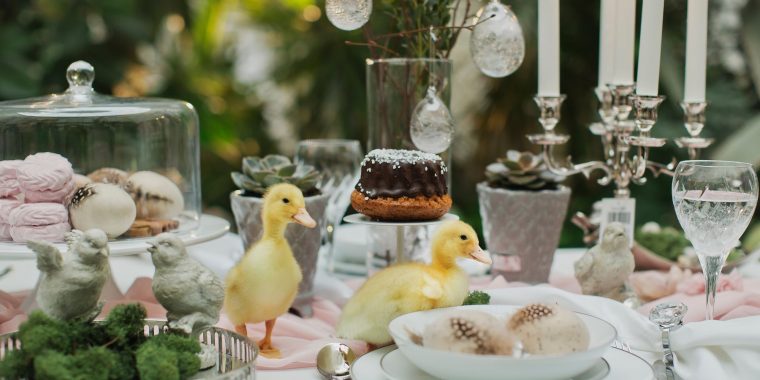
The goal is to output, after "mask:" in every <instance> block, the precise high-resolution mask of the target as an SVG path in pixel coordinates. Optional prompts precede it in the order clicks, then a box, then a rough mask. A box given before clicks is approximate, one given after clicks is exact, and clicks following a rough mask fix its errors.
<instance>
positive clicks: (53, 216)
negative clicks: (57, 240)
mask: <svg viewBox="0 0 760 380" xmlns="http://www.w3.org/2000/svg"><path fill="white" fill-rule="evenodd" d="M8 222H9V224H10V225H11V226H13V227H16V226H47V225H51V224H58V223H68V222H69V213H68V211H66V207H64V206H63V205H62V204H60V203H24V204H22V205H20V206H18V207H16V208H14V209H13V211H11V214H10V217H9V218H8Z"/></svg>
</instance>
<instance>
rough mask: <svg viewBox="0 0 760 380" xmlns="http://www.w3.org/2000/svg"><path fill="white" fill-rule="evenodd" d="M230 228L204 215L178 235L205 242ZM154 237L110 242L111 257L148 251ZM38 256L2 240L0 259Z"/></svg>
mask: <svg viewBox="0 0 760 380" xmlns="http://www.w3.org/2000/svg"><path fill="white" fill-rule="evenodd" d="M229 230H230V223H229V222H227V221H226V220H224V219H222V218H220V217H218V216H213V215H205V214H204V215H202V216H201V218H200V221H199V225H198V228H197V229H195V230H191V231H183V232H178V233H177V237H179V239H180V240H182V242H183V243H185V245H186V246H188V247H189V246H191V245H195V244H200V243H205V242H207V241H209V240H214V239H216V238H218V237H221V236H222V235H224V234H226V233H227V232H228V231H229ZM151 239H153V238H152V237H149V238H136V239H124V240H114V241H109V242H108V248H109V250H110V255H111V257H119V256H130V255H136V254H139V253H143V252H147V249H148V243H147V242H148V241H149V240H151ZM55 246H56V247H57V248H58V250H60V251H61V252H66V250H67V248H66V244H64V243H55ZM36 258H37V256H35V255H34V253H33V252H32V251H31V250H30V249H29V248H27V247H26V244H22V243H12V242H0V259H3V260H16V259H22V260H23V259H29V260H33V259H36Z"/></svg>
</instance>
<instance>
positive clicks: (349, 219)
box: [343, 214, 459, 227]
mask: <svg viewBox="0 0 760 380" xmlns="http://www.w3.org/2000/svg"><path fill="white" fill-rule="evenodd" d="M449 220H459V217H458V216H456V215H454V214H446V215H444V216H442V217H440V218H438V219H435V220H423V221H420V222H381V221H379V220H374V219H372V218H370V217H368V216H367V215H364V214H351V215H348V216H346V217H345V218H343V221H344V222H346V223H353V224H366V225H370V226H397V227H398V226H401V227H405V226H429V225H433V224H440V223H443V222H446V221H449Z"/></svg>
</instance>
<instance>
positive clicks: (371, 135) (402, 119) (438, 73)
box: [367, 58, 452, 274]
mask: <svg viewBox="0 0 760 380" xmlns="http://www.w3.org/2000/svg"><path fill="white" fill-rule="evenodd" d="M451 67H452V61H451V60H450V59H437V58H391V59H377V60H367V114H368V127H369V130H368V141H367V150H368V151H371V150H372V149H380V148H387V149H407V150H419V149H418V148H417V147H416V146H415V144H414V142H413V141H412V138H411V134H410V128H409V126H410V122H411V118H412V114H413V112H414V109H415V107H416V106H417V104H419V103H420V101H421V100H423V99H424V98H425V94H426V92H427V89H428V87H430V86H435V88H436V90H437V95H438V97H439V98H440V99H441V100H442V101H443V103H444V104H445V105H446V107H448V108H449V109H451ZM450 152H451V147H449V148H448V149H447V150H445V151H444V152H442V153H439V154H438V155H439V156H441V158H442V159H443V162H445V163H446V165H447V166H449V167H451V165H450V164H451V154H450ZM446 175H447V177H446V181H447V184H448V185H449V189H451V170H449V171H448V172H447V174H446ZM396 232H397V229H396V227H392V226H390V227H385V226H368V233H367V247H368V252H367V258H368V259H367V267H368V273H369V274H372V273H373V272H375V271H377V270H378V269H381V268H383V267H385V266H388V265H391V264H393V263H396V262H408V261H418V262H429V261H430V253H429V252H430V244H429V240H430V229H429V227H425V226H408V227H405V228H404V235H405V238H404V243H405V244H404V245H405V247H404V252H401V256H400V255H399V254H398V253H397V252H396V245H395V244H391V243H389V242H395V241H396Z"/></svg>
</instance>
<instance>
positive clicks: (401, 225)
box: [343, 214, 459, 265]
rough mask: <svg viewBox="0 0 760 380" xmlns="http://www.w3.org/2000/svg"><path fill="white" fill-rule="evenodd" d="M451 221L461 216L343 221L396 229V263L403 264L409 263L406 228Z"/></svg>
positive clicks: (350, 218)
mask: <svg viewBox="0 0 760 380" xmlns="http://www.w3.org/2000/svg"><path fill="white" fill-rule="evenodd" d="M449 220H459V216H457V215H454V214H446V215H444V216H442V217H440V218H438V219H434V220H423V221H419V222H382V221H378V220H374V219H372V218H370V217H368V216H366V215H364V214H352V215H348V216H346V217H344V218H343V221H344V222H346V223H352V224H362V225H366V226H375V227H378V226H380V227H396V262H397V263H402V262H405V261H409V260H410V259H409V257H407V255H405V254H404V253H405V250H404V247H405V246H406V245H405V241H404V240H405V237H406V234H405V228H406V227H415V226H433V225H436V224H441V223H443V222H446V221H449ZM368 265H369V264H368Z"/></svg>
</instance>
